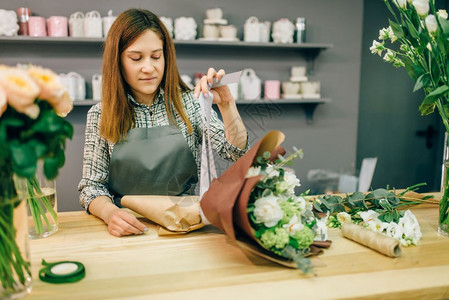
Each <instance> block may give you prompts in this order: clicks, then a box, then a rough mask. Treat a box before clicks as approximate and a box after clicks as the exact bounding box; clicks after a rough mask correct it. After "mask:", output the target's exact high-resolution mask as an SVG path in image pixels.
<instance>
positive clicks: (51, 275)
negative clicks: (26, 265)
mask: <svg viewBox="0 0 449 300" xmlns="http://www.w3.org/2000/svg"><path fill="white" fill-rule="evenodd" d="M42 265H43V266H44V267H43V268H42V269H40V270H39V279H40V280H42V281H45V282H49V283H69V282H77V281H80V280H81V279H83V278H84V276H85V275H86V269H85V268H84V265H83V264H82V263H80V262H77V261H58V262H55V263H47V262H46V261H45V260H42Z"/></svg>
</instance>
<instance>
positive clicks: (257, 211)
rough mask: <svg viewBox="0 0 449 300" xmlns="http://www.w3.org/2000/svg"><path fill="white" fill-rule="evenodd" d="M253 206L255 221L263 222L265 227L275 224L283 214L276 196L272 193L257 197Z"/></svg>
mask: <svg viewBox="0 0 449 300" xmlns="http://www.w3.org/2000/svg"><path fill="white" fill-rule="evenodd" d="M254 206H255V208H254V217H256V223H263V224H264V225H265V226H266V227H273V226H275V225H276V224H277V223H278V222H279V221H280V220H281V219H282V217H283V216H284V212H283V211H282V208H281V206H280V205H279V203H278V198H277V197H276V196H274V195H270V196H267V197H262V198H259V199H257V200H256V201H255V202H254Z"/></svg>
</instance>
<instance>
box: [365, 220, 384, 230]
mask: <svg viewBox="0 0 449 300" xmlns="http://www.w3.org/2000/svg"><path fill="white" fill-rule="evenodd" d="M366 225H367V226H368V228H369V229H370V230H372V231H375V232H383V231H384V230H385V229H386V228H387V227H388V225H389V224H388V223H386V222H382V221H381V220H379V219H375V220H372V221H368V222H367V224H366Z"/></svg>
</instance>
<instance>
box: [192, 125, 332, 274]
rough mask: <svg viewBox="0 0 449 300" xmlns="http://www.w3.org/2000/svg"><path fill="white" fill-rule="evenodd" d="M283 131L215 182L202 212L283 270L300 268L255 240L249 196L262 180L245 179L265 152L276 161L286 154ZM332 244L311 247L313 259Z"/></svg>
mask: <svg viewBox="0 0 449 300" xmlns="http://www.w3.org/2000/svg"><path fill="white" fill-rule="evenodd" d="M284 137H285V136H284V134H283V133H282V132H280V131H271V132H269V133H268V134H266V135H265V137H263V138H262V139H261V140H260V141H259V142H258V143H256V144H255V145H254V146H253V147H251V149H250V150H249V151H248V152H247V153H246V154H245V155H243V156H242V157H241V158H240V159H239V160H237V161H236V162H235V163H234V164H233V165H232V166H231V167H230V168H229V169H228V170H226V172H224V173H223V175H222V176H220V177H219V178H217V179H214V180H213V181H212V182H211V184H210V187H209V190H208V191H207V192H206V193H205V194H204V196H203V198H202V199H201V208H202V210H203V213H204V215H205V216H206V218H207V219H208V220H209V221H210V222H211V223H212V224H213V225H215V226H216V227H218V228H219V229H220V230H222V231H223V232H224V233H225V234H226V235H228V236H229V237H230V238H231V239H232V240H236V239H237V241H236V243H237V245H238V246H239V247H240V248H242V249H244V250H246V251H248V252H251V253H253V254H256V255H258V256H260V257H263V258H265V259H268V260H270V261H273V262H276V263H278V264H281V265H283V266H287V267H292V268H297V266H296V264H295V263H293V262H292V261H289V260H287V259H285V258H282V257H280V256H277V255H275V254H273V253H271V252H269V251H267V250H265V249H264V248H263V247H262V246H261V245H260V244H259V243H260V242H259V240H258V239H256V238H255V236H254V233H253V229H252V228H251V225H250V223H249V219H248V214H247V211H246V209H247V206H248V201H249V195H250V193H251V191H252V189H253V187H254V186H255V185H256V184H257V182H258V181H259V180H260V179H261V176H257V177H251V178H245V177H246V174H247V173H248V169H249V168H250V167H251V165H252V164H253V162H254V160H255V159H256V158H257V157H259V156H262V155H263V153H264V152H266V151H269V152H270V153H271V155H270V160H272V161H274V160H276V159H277V157H278V154H282V155H283V154H285V150H284V148H282V147H281V146H280V144H281V143H282V142H283V140H284ZM330 244H331V242H330V241H325V242H317V243H314V244H313V245H312V246H311V249H310V250H311V252H310V255H315V254H319V253H321V252H322V251H323V250H322V249H321V248H328V247H329V246H330Z"/></svg>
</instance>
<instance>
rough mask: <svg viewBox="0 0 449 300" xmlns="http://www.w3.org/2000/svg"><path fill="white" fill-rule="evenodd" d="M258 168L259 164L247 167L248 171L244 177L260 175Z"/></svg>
mask: <svg viewBox="0 0 449 300" xmlns="http://www.w3.org/2000/svg"><path fill="white" fill-rule="evenodd" d="M260 168H261V167H260V166H258V167H251V168H249V170H248V173H246V177H245V178H250V177H256V176H259V175H260Z"/></svg>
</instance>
